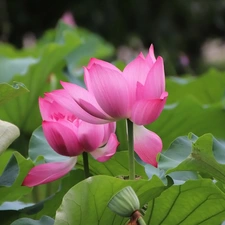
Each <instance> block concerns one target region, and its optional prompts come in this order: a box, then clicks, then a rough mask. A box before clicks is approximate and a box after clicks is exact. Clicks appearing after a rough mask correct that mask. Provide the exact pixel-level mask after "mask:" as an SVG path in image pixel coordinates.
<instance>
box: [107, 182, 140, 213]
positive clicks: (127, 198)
mask: <svg viewBox="0 0 225 225" xmlns="http://www.w3.org/2000/svg"><path fill="white" fill-rule="evenodd" d="M108 207H109V208H110V209H111V210H112V211H113V212H114V213H116V214H117V215H120V216H122V217H130V216H131V215H132V213H133V212H134V211H136V210H138V209H139V208H140V202H139V199H138V197H137V195H136V193H135V192H134V190H133V189H132V187H130V186H128V187H125V188H123V189H122V190H120V191H119V192H117V193H116V194H115V195H114V196H113V197H112V198H111V199H110V201H109V203H108Z"/></svg>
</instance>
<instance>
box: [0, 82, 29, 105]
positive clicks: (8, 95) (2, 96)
mask: <svg viewBox="0 0 225 225" xmlns="http://www.w3.org/2000/svg"><path fill="white" fill-rule="evenodd" d="M26 92H28V90H27V88H26V87H25V86H24V85H23V84H22V83H18V82H13V85H12V86H11V85H9V84H6V83H0V105H2V104H3V103H5V102H8V101H9V100H11V99H13V98H15V97H17V96H19V95H21V94H23V93H26Z"/></svg>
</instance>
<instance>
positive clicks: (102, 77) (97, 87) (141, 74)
mask: <svg viewBox="0 0 225 225" xmlns="http://www.w3.org/2000/svg"><path fill="white" fill-rule="evenodd" d="M84 80H85V84H86V87H87V90H86V89H84V88H81V87H80V86H78V85H76V84H72V83H67V82H61V84H62V86H63V88H64V89H65V90H66V91H67V92H68V93H69V94H70V95H71V97H72V98H73V99H74V104H73V105H68V106H67V109H68V110H70V111H71V112H73V113H74V115H76V116H77V117H78V118H80V119H82V120H84V121H87V122H90V123H95V124H102V123H106V122H111V121H117V120H119V119H124V118H126V119H127V118H128V119H130V120H131V121H132V122H134V123H135V124H137V125H147V124H149V123H152V122H154V121H155V120H156V119H157V118H158V117H159V115H160V113H161V112H162V110H163V108H164V105H165V103H166V99H167V96H168V93H167V92H166V91H165V74H164V64H163V59H162V57H160V56H159V57H158V58H157V59H156V58H155V56H154V49H153V46H152V45H151V47H150V49H149V53H148V55H147V57H144V55H143V54H142V53H141V54H140V55H139V56H138V57H137V58H136V59H134V60H133V61H132V62H130V63H129V64H128V65H127V66H126V67H125V69H124V70H123V72H121V71H120V70H119V69H118V68H116V67H115V66H114V65H112V64H110V63H108V62H105V61H102V60H98V59H91V60H90V62H89V64H88V66H87V67H85V68H84Z"/></svg>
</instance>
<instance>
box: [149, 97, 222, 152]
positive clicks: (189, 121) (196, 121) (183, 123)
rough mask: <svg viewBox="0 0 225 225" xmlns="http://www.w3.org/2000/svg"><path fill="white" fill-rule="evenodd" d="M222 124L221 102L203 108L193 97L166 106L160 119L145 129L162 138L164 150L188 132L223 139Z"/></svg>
mask: <svg viewBox="0 0 225 225" xmlns="http://www.w3.org/2000/svg"><path fill="white" fill-rule="evenodd" d="M212 123H213V126H212ZM223 124H225V110H223V105H222V102H221V103H217V104H214V105H209V106H208V107H205V106H202V105H201V104H200V103H198V102H197V101H196V99H195V98H194V97H186V98H184V99H183V100H182V101H180V102H179V103H174V104H173V105H167V106H166V107H165V109H164V110H163V112H162V114H161V115H160V117H159V118H158V119H157V120H156V121H155V122H154V123H152V124H150V125H148V126H147V128H148V129H150V130H152V131H154V132H156V133H157V134H158V135H159V136H160V137H161V138H162V140H163V144H164V149H166V148H168V146H169V145H170V143H171V142H172V141H173V140H174V139H175V138H176V137H178V136H183V135H187V134H188V133H189V132H193V133H194V134H196V135H197V136H201V135H203V134H205V133H207V132H208V133H213V135H214V136H215V137H216V138H220V139H225V132H224V126H223Z"/></svg>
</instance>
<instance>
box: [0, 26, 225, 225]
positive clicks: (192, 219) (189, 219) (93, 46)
mask: <svg viewBox="0 0 225 225" xmlns="http://www.w3.org/2000/svg"><path fill="white" fill-rule="evenodd" d="M1 49H3V51H2V52H1V58H0V65H2V66H0V68H1V69H0V81H1V82H2V84H0V85H1V96H0V104H1V107H0V113H1V116H2V119H4V120H7V121H9V122H12V123H14V124H15V125H17V126H18V127H19V129H20V131H21V136H22V138H25V137H26V136H27V137H26V141H27V142H28V141H29V147H28V144H27V145H22V144H21V143H22V142H21V139H20V140H19V141H18V142H17V143H16V142H15V143H14V145H12V146H11V147H10V148H8V149H7V150H6V151H4V152H2V154H1V155H0V174H1V175H0V217H1V218H2V219H1V223H3V224H4V225H10V224H12V225H19V224H30V225H39V224H56V225H64V224H67V225H70V224H71V225H73V224H77V225H84V224H96V225H97V224H115V225H116V224H125V223H126V222H127V221H128V218H123V217H121V216H118V215H116V214H114V213H113V212H111V211H110V209H109V208H107V204H108V202H109V200H110V199H111V197H112V196H113V195H115V194H116V193H117V192H118V191H120V190H121V189H123V188H124V187H127V186H131V187H132V188H133V190H134V191H135V193H136V194H137V196H138V198H139V200H140V207H141V209H140V211H141V212H142V213H143V219H144V220H145V222H146V224H165V225H166V224H177V225H178V224H193V223H195V224H206V225H207V224H218V225H219V224H221V223H222V222H223V221H225V213H224V212H225V188H224V187H225V179H224V178H225V166H224V165H225V154H224V153H225V152H224V151H225V142H224V140H225V136H224V134H225V132H224V125H223V124H225V115H224V86H225V76H224V75H225V74H224V73H223V72H219V71H215V70H210V71H208V72H207V73H206V74H203V75H202V76H201V77H192V76H187V77H184V78H177V77H168V78H167V81H166V82H167V91H168V92H169V98H168V102H167V105H166V107H165V110H164V111H163V113H162V115H161V116H160V117H159V119H158V120H157V121H155V122H154V123H152V124H151V125H148V126H146V127H147V128H148V129H150V130H153V131H154V132H156V133H157V134H159V135H160V137H161V138H162V140H163V143H164V151H163V152H162V153H161V154H160V155H158V167H157V168H155V167H153V166H150V165H147V164H145V163H144V162H142V161H141V160H140V158H139V157H138V156H137V155H136V162H135V167H136V174H137V179H136V180H126V178H127V176H128V174H129V166H128V151H127V141H126V138H127V137H126V125H125V123H124V121H119V122H117V136H118V139H119V141H120V142H121V144H120V147H119V149H118V151H117V153H116V154H115V155H114V156H113V157H112V158H111V159H110V160H109V161H107V162H104V163H100V162H97V161H96V160H94V159H93V158H92V157H91V156H89V158H88V159H89V167H90V175H91V177H89V178H87V179H85V178H84V162H83V160H82V158H81V157H80V156H79V157H78V161H77V164H76V166H75V168H74V169H73V170H72V171H70V173H68V174H67V175H66V176H64V177H62V178H61V179H59V180H58V181H56V182H53V183H51V184H47V185H42V186H39V187H35V188H33V189H32V188H28V187H25V186H23V185H22V182H23V180H24V178H25V177H26V175H27V174H28V172H29V171H30V169H31V168H33V167H34V166H35V165H39V164H42V163H49V162H58V161H63V160H65V157H64V156H61V155H59V154H57V153H56V152H55V151H53V150H52V148H51V147H50V146H49V144H48V142H47V141H46V139H45V137H44V135H43V131H42V127H41V126H40V124H41V118H40V115H39V114H40V113H39V109H38V97H39V96H42V95H43V93H44V92H46V91H51V90H53V89H56V88H59V80H60V79H62V80H65V81H66V80H67V81H68V80H69V81H71V82H75V83H79V84H81V85H82V72H81V73H80V72H79V71H80V70H81V66H82V65H84V64H86V63H87V62H88V60H89V58H90V57H94V56H97V57H107V56H110V55H111V53H112V52H113V48H112V46H111V45H109V44H106V43H105V42H104V41H103V40H102V39H101V38H100V37H98V36H95V35H94V34H91V33H89V32H88V31H84V30H82V29H79V28H70V27H67V26H66V25H64V24H62V23H60V24H59V25H58V27H57V29H56V30H54V31H49V32H48V33H46V35H45V36H44V37H43V38H42V39H41V40H40V41H39V42H38V43H37V46H36V47H35V48H34V49H31V50H29V51H28V50H20V51H18V50H15V49H14V48H12V47H10V46H1ZM6 68H9V69H6ZM14 81H15V83H14V84H13V85H12V86H11V84H12V83H13V82H14ZM28 90H29V92H28ZM190 132H191V133H190ZM211 133H212V134H211ZM3 141H4V139H3ZM18 143H19V144H18ZM25 146H26V147H25ZM21 148H22V149H23V154H22V152H21V153H19V151H20V149H21ZM24 155H25V156H26V155H28V158H26V157H25V156H24Z"/></svg>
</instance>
